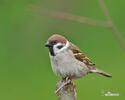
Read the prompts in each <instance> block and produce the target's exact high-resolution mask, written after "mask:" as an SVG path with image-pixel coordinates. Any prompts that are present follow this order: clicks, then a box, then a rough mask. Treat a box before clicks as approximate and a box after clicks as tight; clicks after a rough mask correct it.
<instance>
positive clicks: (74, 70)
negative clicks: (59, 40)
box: [50, 49, 88, 78]
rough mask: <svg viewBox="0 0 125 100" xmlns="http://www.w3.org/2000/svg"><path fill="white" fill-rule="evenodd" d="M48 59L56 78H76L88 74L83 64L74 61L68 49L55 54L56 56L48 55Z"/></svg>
mask: <svg viewBox="0 0 125 100" xmlns="http://www.w3.org/2000/svg"><path fill="white" fill-rule="evenodd" d="M50 59H51V65H52V69H53V72H54V73H55V74H56V75H57V76H61V77H66V76H67V75H71V76H74V78H78V77H82V76H84V75H86V74H87V73H88V67H87V66H86V65H85V64H84V63H83V62H81V61H78V60H77V59H75V57H74V56H73V53H72V52H71V51H70V50H69V49H65V50H63V51H61V52H59V53H57V54H56V56H51V55H50Z"/></svg>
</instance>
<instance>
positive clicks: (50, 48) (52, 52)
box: [49, 46, 55, 56]
mask: <svg viewBox="0 0 125 100" xmlns="http://www.w3.org/2000/svg"><path fill="white" fill-rule="evenodd" d="M49 51H50V54H51V56H55V53H54V50H53V46H52V47H49Z"/></svg>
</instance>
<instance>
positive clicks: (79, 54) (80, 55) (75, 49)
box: [69, 42, 95, 66]
mask: <svg viewBox="0 0 125 100" xmlns="http://www.w3.org/2000/svg"><path fill="white" fill-rule="evenodd" d="M70 44H71V45H70V47H69V49H70V50H71V51H72V52H73V54H74V56H75V58H76V59H77V60H79V61H81V62H83V63H85V64H86V65H88V66H94V65H95V64H93V63H92V62H91V61H90V60H89V58H88V57H86V56H85V55H84V54H83V53H82V51H81V50H80V49H79V48H78V47H77V46H75V45H74V44H73V43H71V42H70Z"/></svg>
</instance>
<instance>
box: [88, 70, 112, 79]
mask: <svg viewBox="0 0 125 100" xmlns="http://www.w3.org/2000/svg"><path fill="white" fill-rule="evenodd" d="M90 72H91V73H98V74H101V75H103V76H106V77H112V76H111V75H110V74H108V73H106V72H104V71H102V70H100V69H97V68H95V69H92V70H90Z"/></svg>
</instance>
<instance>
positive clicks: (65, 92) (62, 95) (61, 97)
mask: <svg viewBox="0 0 125 100" xmlns="http://www.w3.org/2000/svg"><path fill="white" fill-rule="evenodd" d="M66 83H67V82H66V80H64V79H62V80H59V81H58V82H57V84H56V90H59V91H58V92H57V93H56V94H57V96H58V100H76V90H75V86H74V85H73V83H69V84H67V85H65V86H64V84H66ZM62 86H63V87H62ZM60 87H61V88H60Z"/></svg>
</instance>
